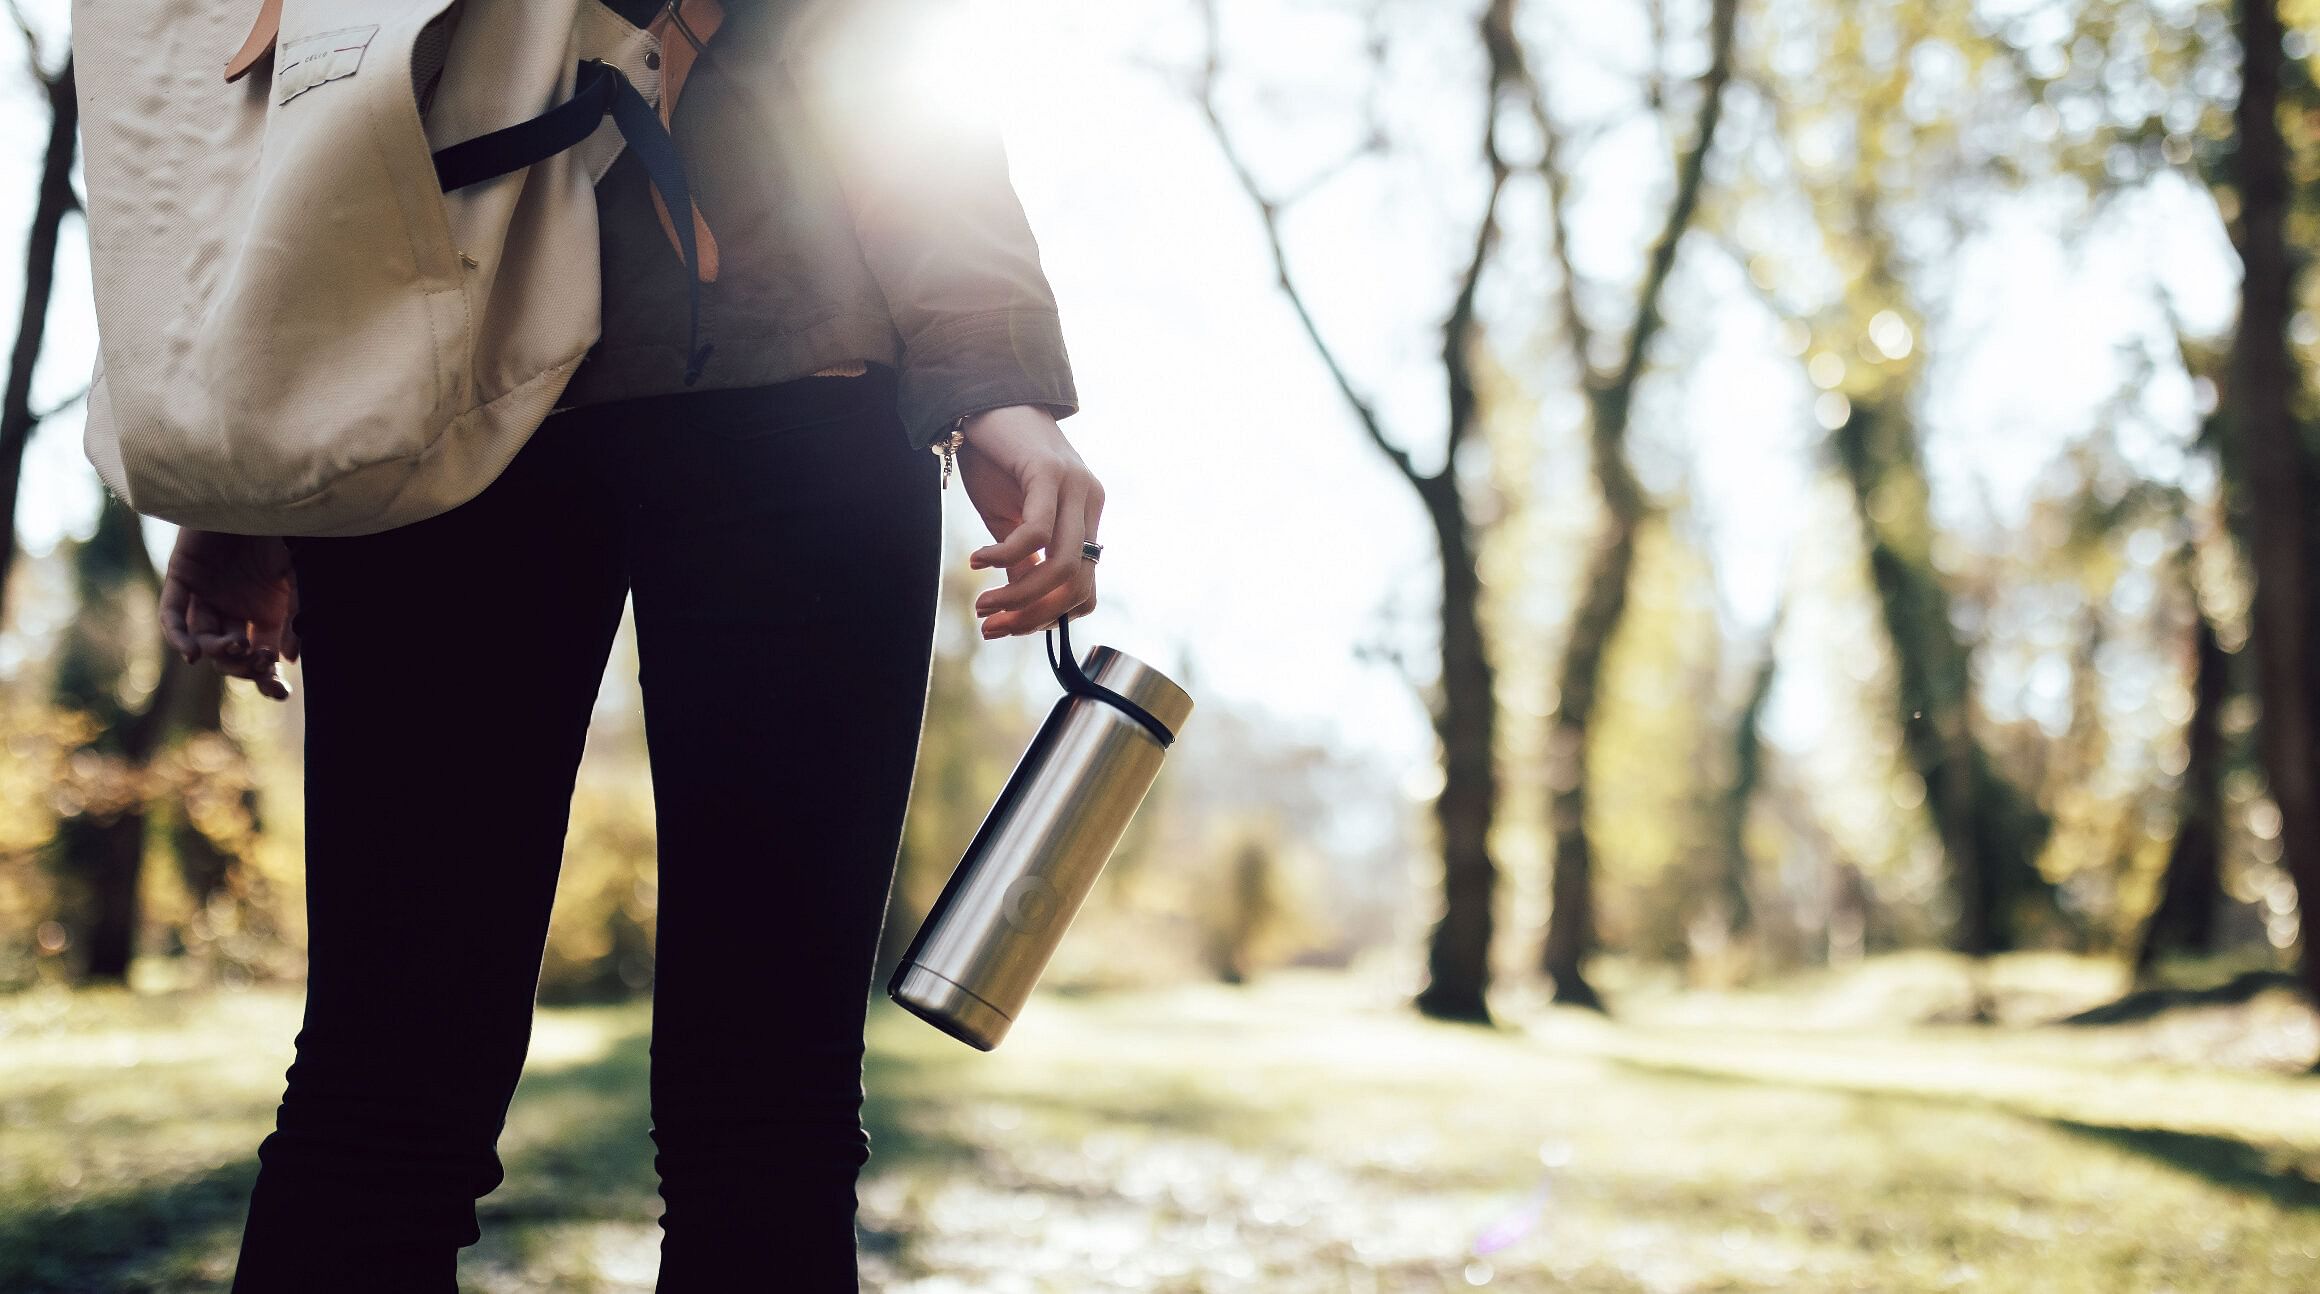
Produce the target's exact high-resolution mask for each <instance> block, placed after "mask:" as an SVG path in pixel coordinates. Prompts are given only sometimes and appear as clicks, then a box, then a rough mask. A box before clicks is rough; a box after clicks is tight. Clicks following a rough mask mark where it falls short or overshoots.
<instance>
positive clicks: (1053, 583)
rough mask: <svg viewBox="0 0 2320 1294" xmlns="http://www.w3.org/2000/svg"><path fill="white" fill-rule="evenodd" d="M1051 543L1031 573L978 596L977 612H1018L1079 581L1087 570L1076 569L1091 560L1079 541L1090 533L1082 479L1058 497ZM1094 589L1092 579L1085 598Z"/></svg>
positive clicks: (1052, 519)
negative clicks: (1083, 557) (1084, 556)
mask: <svg viewBox="0 0 2320 1294" xmlns="http://www.w3.org/2000/svg"><path fill="white" fill-rule="evenodd" d="M1049 527H1050V529H1049V538H1048V542H1047V543H1045V544H1042V545H1041V547H1042V548H1044V549H1045V550H1046V556H1045V558H1044V560H1042V561H1041V562H1040V563H1039V565H1038V566H1037V567H1036V568H1034V569H1033V570H1032V572H1031V574H1030V575H1029V576H1027V577H1025V578H1023V579H1020V580H1010V581H1009V582H1008V583H1007V585H1006V586H1005V587H1003V588H996V589H990V590H988V591H986V592H985V593H983V595H982V596H980V597H978V598H976V599H975V614H977V615H990V614H992V613H994V612H999V611H1014V610H1019V609H1021V608H1023V607H1027V606H1030V605H1031V604H1032V603H1034V602H1036V601H1038V600H1039V599H1041V598H1043V597H1046V596H1047V595H1048V594H1049V593H1051V592H1053V591H1054V590H1056V589H1057V588H1060V587H1063V586H1065V585H1069V584H1073V583H1076V582H1079V581H1081V580H1082V579H1083V577H1084V575H1085V572H1083V571H1080V570H1077V569H1075V568H1076V567H1081V566H1085V565H1086V564H1087V563H1086V562H1084V561H1083V560H1081V558H1080V555H1079V544H1080V540H1081V538H1083V537H1084V536H1085V535H1086V534H1087V504H1086V488H1085V486H1084V485H1082V484H1081V483H1080V482H1078V481H1070V482H1067V483H1066V484H1065V485H1064V487H1063V492H1062V497H1061V498H1060V499H1058V500H1057V505H1056V507H1055V510H1054V514H1053V516H1052V518H1051V520H1050V521H1049ZM1092 592H1094V584H1093V582H1092V581H1090V582H1088V583H1087V584H1086V586H1085V587H1084V588H1082V589H1081V594H1080V596H1081V598H1082V599H1084V598H1085V597H1086V596H1087V595H1088V594H1089V593H1092Z"/></svg>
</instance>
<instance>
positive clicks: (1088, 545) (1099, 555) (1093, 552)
mask: <svg viewBox="0 0 2320 1294" xmlns="http://www.w3.org/2000/svg"><path fill="white" fill-rule="evenodd" d="M1079 555H1080V560H1081V561H1087V562H1097V561H1102V560H1103V556H1104V546H1103V545H1102V544H1099V543H1097V542H1096V541H1095V540H1093V539H1082V540H1080V541H1079Z"/></svg>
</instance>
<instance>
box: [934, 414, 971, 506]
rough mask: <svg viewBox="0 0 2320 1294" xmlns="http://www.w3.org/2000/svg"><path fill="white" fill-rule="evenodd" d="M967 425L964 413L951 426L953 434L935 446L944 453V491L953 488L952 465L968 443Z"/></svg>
mask: <svg viewBox="0 0 2320 1294" xmlns="http://www.w3.org/2000/svg"><path fill="white" fill-rule="evenodd" d="M966 425H967V415H965V414H963V413H962V414H960V415H959V420H958V421H957V422H954V423H952V424H951V434H950V435H948V436H946V437H944V438H943V439H942V440H941V442H939V443H938V444H937V445H936V446H935V447H936V448H937V449H940V450H941V451H942V461H943V466H942V488H943V489H946V490H947V489H949V488H951V465H952V462H953V459H954V458H955V457H956V455H957V454H958V451H959V447H960V446H961V445H964V444H966V443H967V433H966Z"/></svg>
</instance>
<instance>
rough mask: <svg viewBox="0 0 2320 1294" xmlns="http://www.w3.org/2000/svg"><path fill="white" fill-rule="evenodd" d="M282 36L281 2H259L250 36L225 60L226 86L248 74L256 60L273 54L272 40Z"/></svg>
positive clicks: (262, 0)
mask: <svg viewBox="0 0 2320 1294" xmlns="http://www.w3.org/2000/svg"><path fill="white" fill-rule="evenodd" d="M281 34H282V0H261V3H260V4H259V5H258V20H257V21H256V22H254V23H251V24H250V34H249V35H248V36H247V37H245V38H244V39H243V41H242V47H241V48H240V49H238V50H235V51H234V56H233V57H232V58H229V59H227V60H226V84H228V85H231V84H233V83H234V82H236V81H239V80H241V79H242V78H243V77H245V76H248V75H249V74H250V69H251V68H253V67H256V66H257V65H258V60H259V59H262V58H264V57H266V56H267V55H268V54H271V53H273V52H274V39H275V37H277V36H279V35H281Z"/></svg>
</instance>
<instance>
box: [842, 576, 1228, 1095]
mask: <svg viewBox="0 0 2320 1294" xmlns="http://www.w3.org/2000/svg"><path fill="white" fill-rule="evenodd" d="M1050 633H1051V634H1053V635H1055V636H1058V637H1060V638H1062V640H1063V648H1062V655H1061V657H1060V658H1058V657H1057V655H1056V650H1055V646H1054V644H1053V643H1052V642H1051V643H1050V644H1049V647H1048V659H1049V663H1050V664H1051V665H1053V666H1054V669H1055V673H1056V677H1057V678H1058V679H1059V680H1060V681H1061V682H1062V683H1063V685H1064V688H1065V694H1064V696H1063V698H1062V699H1061V700H1059V701H1057V702H1056V705H1055V709H1054V710H1052V711H1050V712H1049V713H1048V716H1047V722H1045V723H1044V724H1042V725H1040V728H1039V733H1038V735H1037V736H1035V737H1033V738H1032V739H1031V747H1030V749H1028V750H1026V751H1024V752H1023V758H1022V760H1021V761H1020V762H1018V763H1017V764H1016V765H1015V771H1014V773H1013V774H1012V775H1011V776H1009V777H1008V779H1007V788H1006V789H1005V790H1003V791H1001V792H1000V793H999V800H998V802H997V803H996V804H994V805H993V806H992V807H991V812H990V814H989V816H987V817H985V818H984V819H983V825H982V828H981V829H980V830H978V831H976V833H975V839H974V842H973V843H972V844H970V845H968V846H967V853H966V857H964V858H962V859H961V860H960V861H959V865H958V869H957V870H956V871H954V872H952V873H951V879H950V883H949V884H948V885H946V886H944V887H943V892H942V897H941V898H939V899H936V900H935V904H934V910H933V911H931V912H929V913H928V914H927V918H926V924H925V925H923V926H921V927H919V931H918V937H917V938H916V939H914V940H912V941H911V944H910V951H909V952H907V953H904V954H903V957H902V964H901V966H899V967H897V968H896V969H895V972H894V979H893V980H892V981H891V982H890V983H889V984H888V985H887V988H886V991H887V992H888V993H889V994H891V995H892V996H893V998H894V1000H895V1001H897V1002H899V1003H901V1004H902V1005H903V1006H904V1007H906V1008H908V1009H909V1010H910V1011H911V1012H912V1013H913V1014H915V1015H917V1016H919V1017H920V1018H922V1019H924V1020H925V1021H926V1022H927V1023H929V1024H932V1025H933V1026H934V1027H935V1028H937V1029H940V1030H942V1031H943V1032H944V1033H947V1034H949V1035H951V1036H952V1037H954V1038H957V1039H959V1040H960V1041H962V1042H965V1043H969V1044H971V1045H973V1046H975V1047H979V1048H981V1049H982V1050H984V1051H989V1050H990V1049H991V1048H993V1047H996V1046H998V1045H999V1040H1000V1039H1001V1038H1004V1037H1006V1036H1007V1030H1008V1028H1009V1026H1011V1025H1013V1024H1014V1022H1015V1017H1016V1015H1017V1014H1018V1013H1020V1012H1021V1011H1022V1009H1023V1003H1024V1000H1025V999H1026V998H1028V997H1030V996H1031V988H1032V986H1033V985H1034V984H1036V983H1037V982H1038V980H1039V973H1040V971H1042V970H1043V969H1045V968H1046V966H1047V961H1048V958H1049V957H1051V956H1052V955H1053V954H1054V952H1055V948H1056V945H1057V944H1059V943H1061V942H1062V940H1063V932H1064V929H1065V927H1066V926H1068V925H1070V923H1071V918H1072V916H1073V914H1074V913H1076V912H1078V911H1079V905H1080V901H1081V900H1082V899H1085V898H1086V897H1087V892H1088V890H1089V888H1090V887H1092V886H1093V885H1094V884H1095V881H1096V874H1097V873H1098V872H1101V871H1102V870H1103V867H1104V863H1105V862H1106V861H1107V860H1108V859H1110V858H1111V856H1112V849H1113V848H1114V847H1115V846H1117V845H1118V844H1119V843H1120V836H1121V835H1122V834H1123V833H1125V832H1126V831H1127V829H1128V819H1129V818H1130V817H1132V816H1134V814H1135V812H1136V806H1137V805H1139V804H1141V803H1143V800H1144V794H1145V792H1147V791H1149V790H1151V789H1152V780H1153V778H1155V777H1157V776H1158V775H1159V772H1160V761H1161V758H1162V756H1163V755H1164V754H1165V752H1166V750H1167V747H1168V745H1169V743H1170V742H1172V741H1174V740H1175V736H1176V733H1177V731H1178V730H1179V729H1181V728H1182V727H1183V725H1184V720H1185V719H1186V717H1187V716H1189V715H1190V714H1191V713H1192V698H1191V697H1190V696H1188V695H1186V694H1185V691H1184V689H1183V688H1181V687H1178V686H1177V685H1176V684H1175V683H1174V682H1172V681H1170V680H1169V678H1168V677H1167V676H1166V675H1164V674H1162V673H1161V672H1160V671H1158V670H1156V669H1153V668H1152V667H1151V666H1149V665H1146V664H1145V663H1144V662H1142V661H1140V660H1137V659H1136V658H1135V657H1133V656H1130V655H1127V654H1126V653H1124V652H1118V651H1114V650H1112V649H1111V648H1109V647H1097V648H1095V649H1094V650H1093V651H1090V652H1089V653H1088V658H1087V663H1086V665H1085V666H1084V667H1083V666H1082V665H1081V664H1080V662H1079V661H1077V660H1076V659H1074V658H1073V656H1072V654H1071V636H1070V632H1069V630H1068V629H1067V628H1066V627H1065V622H1064V621H1062V620H1059V621H1057V623H1056V626H1055V628H1054V629H1053V630H1051V631H1050Z"/></svg>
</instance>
